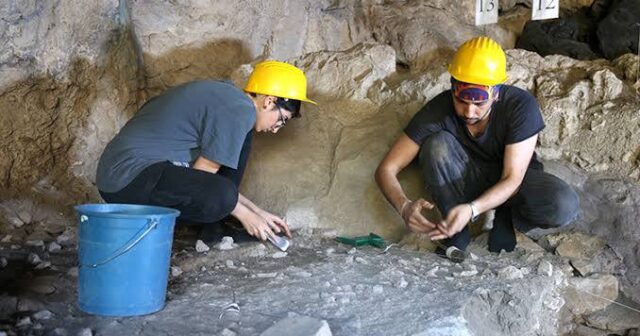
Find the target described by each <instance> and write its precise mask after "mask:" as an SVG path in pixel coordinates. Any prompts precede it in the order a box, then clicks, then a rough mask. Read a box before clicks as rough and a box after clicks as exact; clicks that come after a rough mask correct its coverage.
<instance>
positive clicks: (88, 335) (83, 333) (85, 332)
mask: <svg viewBox="0 0 640 336" xmlns="http://www.w3.org/2000/svg"><path fill="white" fill-rule="evenodd" d="M77 336H93V331H91V328H83V329H82V330H80V331H79V332H78V333H77Z"/></svg>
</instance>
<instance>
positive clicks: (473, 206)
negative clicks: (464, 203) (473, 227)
mask: <svg viewBox="0 0 640 336" xmlns="http://www.w3.org/2000/svg"><path fill="white" fill-rule="evenodd" d="M469 207H470V208H471V222H475V221H476V220H477V219H478V215H480V214H479V213H478V208H477V207H476V204H475V203H473V202H469Z"/></svg>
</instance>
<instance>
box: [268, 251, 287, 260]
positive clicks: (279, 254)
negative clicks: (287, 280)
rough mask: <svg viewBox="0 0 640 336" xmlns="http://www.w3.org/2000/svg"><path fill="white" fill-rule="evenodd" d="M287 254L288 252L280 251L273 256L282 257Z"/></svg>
mask: <svg viewBox="0 0 640 336" xmlns="http://www.w3.org/2000/svg"><path fill="white" fill-rule="evenodd" d="M286 256H287V252H282V251H278V252H276V253H274V254H272V255H271V258H274V259H280V258H284V257H286Z"/></svg>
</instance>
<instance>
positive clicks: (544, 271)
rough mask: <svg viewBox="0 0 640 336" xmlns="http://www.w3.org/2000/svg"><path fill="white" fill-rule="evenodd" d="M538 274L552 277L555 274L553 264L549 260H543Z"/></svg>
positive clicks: (539, 265)
mask: <svg viewBox="0 0 640 336" xmlns="http://www.w3.org/2000/svg"><path fill="white" fill-rule="evenodd" d="M538 274H539V275H544V276H548V277H550V276H551V275H553V265H551V263H550V262H549V261H547V260H541V261H540V263H539V264H538Z"/></svg>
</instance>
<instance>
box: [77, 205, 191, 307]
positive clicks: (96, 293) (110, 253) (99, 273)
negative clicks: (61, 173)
mask: <svg viewBox="0 0 640 336" xmlns="http://www.w3.org/2000/svg"><path fill="white" fill-rule="evenodd" d="M75 210H76V212H77V213H78V223H79V226H80V230H79V238H80V239H79V241H80V244H79V247H78V259H79V263H80V267H79V275H78V303H79V305H80V309H82V310H83V311H84V312H87V313H90V314H95V315H106V316H134V315H144V314H150V313H153V312H156V311H158V310H161V309H162V308H163V307H164V303H165V297H166V291H167V281H168V277H169V262H170V257H171V243H172V241H173V227H174V225H175V220H176V217H178V215H179V214H180V212H179V211H178V210H175V209H170V208H163V207H156V206H146V205H131V204H84V205H78V206H76V207H75Z"/></svg>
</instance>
